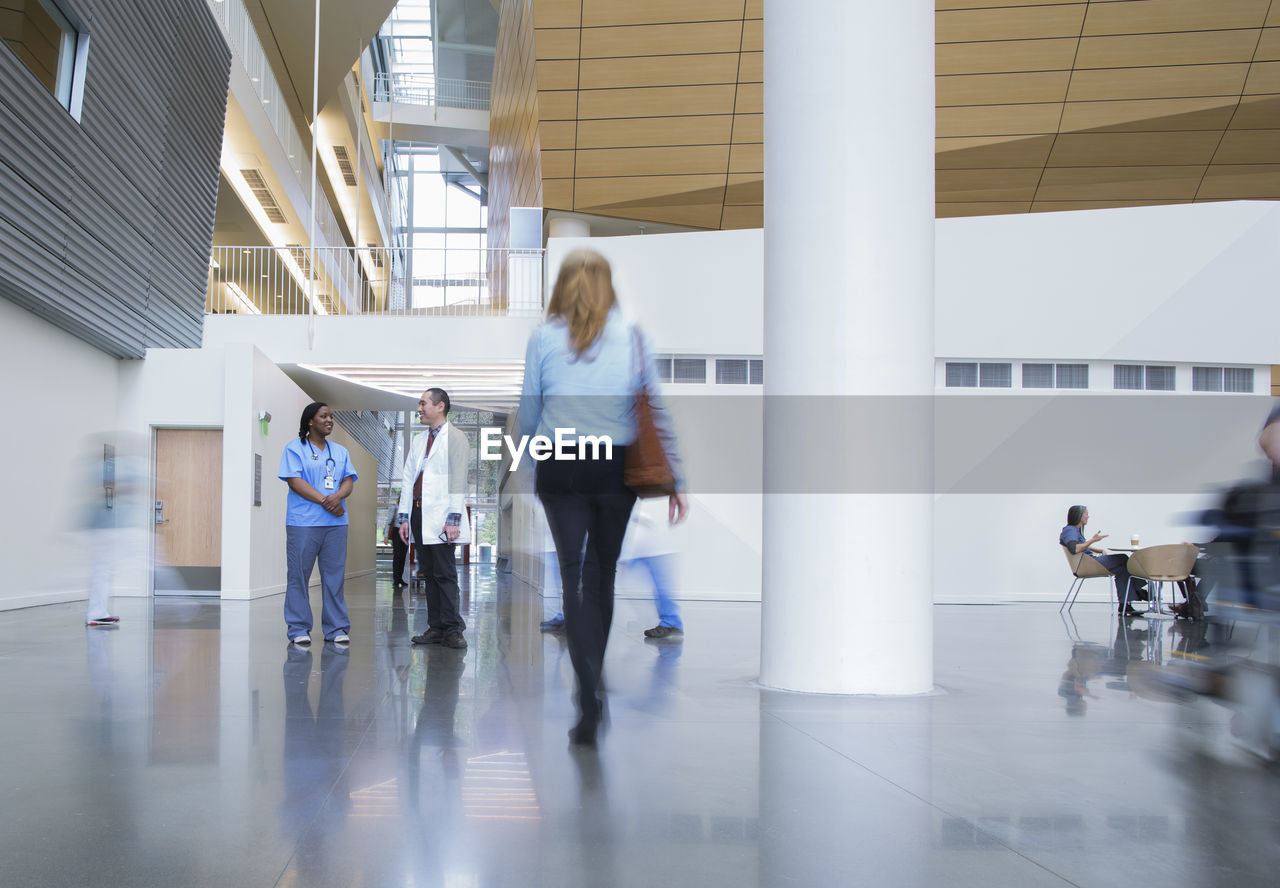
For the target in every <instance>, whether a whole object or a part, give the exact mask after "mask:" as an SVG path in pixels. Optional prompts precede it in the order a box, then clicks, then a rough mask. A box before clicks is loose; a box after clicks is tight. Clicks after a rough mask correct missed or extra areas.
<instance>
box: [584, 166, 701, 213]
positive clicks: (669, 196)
mask: <svg viewBox="0 0 1280 888" xmlns="http://www.w3.org/2000/svg"><path fill="white" fill-rule="evenodd" d="M713 192H714V193H718V195H719V196H718V200H723V192H724V174H723V173H721V174H719V175H706V176H626V177H620V178H614V179H583V180H581V181H579V182H578V183H577V187H576V189H575V194H574V197H575V199H576V200H577V203H578V207H579V208H581V209H584V210H585V209H587V208H589V207H609V206H612V207H615V208H616V207H618V206H620V205H622V204H628V205H637V206H639V205H644V204H648V205H652V206H674V205H679V204H682V203H687V202H688V201H689V199H690V196H691V195H696V196H698V197H700V198H702V199H703V202H710V201H709V200H707V199H706V196H707V195H710V194H712V193H713Z"/></svg>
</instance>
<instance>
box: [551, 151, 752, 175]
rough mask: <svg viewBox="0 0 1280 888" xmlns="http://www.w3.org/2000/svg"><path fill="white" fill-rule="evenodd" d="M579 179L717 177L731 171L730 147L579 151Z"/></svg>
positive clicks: (577, 173) (577, 170)
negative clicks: (690, 175) (665, 175)
mask: <svg viewBox="0 0 1280 888" xmlns="http://www.w3.org/2000/svg"><path fill="white" fill-rule="evenodd" d="M577 154H578V161H577V167H576V175H577V176H578V178H579V179H582V178H599V177H601V176H608V177H614V176H660V175H663V174H668V175H684V174H686V173H717V174H720V175H724V173H725V172H726V171H727V170H728V168H729V146H728V145H681V146H679V147H676V148H596V149H580V150H579V151H578V152H577Z"/></svg>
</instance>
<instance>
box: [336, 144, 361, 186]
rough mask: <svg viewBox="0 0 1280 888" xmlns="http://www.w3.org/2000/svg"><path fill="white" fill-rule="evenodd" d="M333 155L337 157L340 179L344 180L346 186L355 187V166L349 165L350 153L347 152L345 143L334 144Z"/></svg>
mask: <svg viewBox="0 0 1280 888" xmlns="http://www.w3.org/2000/svg"><path fill="white" fill-rule="evenodd" d="M333 156H334V157H336V158H338V169H340V170H342V181H344V182H346V183H347V185H348V187H350V188H355V187H356V168H355V167H353V166H352V165H351V155H350V154H348V153H347V146H346V145H334V146H333Z"/></svg>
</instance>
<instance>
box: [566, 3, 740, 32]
mask: <svg viewBox="0 0 1280 888" xmlns="http://www.w3.org/2000/svg"><path fill="white" fill-rule="evenodd" d="M742 8H743V7H742V0H698V2H697V3H690V2H688V0H582V24H583V26H584V27H588V28H598V27H607V26H610V25H646V24H665V23H669V22H706V21H717V20H732V21H738V20H739V19H741V18H742Z"/></svg>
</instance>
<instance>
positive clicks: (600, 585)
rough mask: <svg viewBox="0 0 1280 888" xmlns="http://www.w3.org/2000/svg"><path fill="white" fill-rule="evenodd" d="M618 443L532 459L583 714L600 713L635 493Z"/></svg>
mask: <svg viewBox="0 0 1280 888" xmlns="http://www.w3.org/2000/svg"><path fill="white" fill-rule="evenodd" d="M625 451H626V448H625V447H619V446H615V447H614V448H613V459H596V460H575V461H572V462H571V461H567V460H565V461H557V460H554V459H549V460H546V461H544V462H540V463H538V470H537V471H538V474H537V481H536V484H535V489H536V490H537V493H538V499H540V500H542V506H543V509H544V510H545V511H546V514H547V525H548V526H549V527H550V529H551V538H552V539H553V540H555V544H556V559H557V560H558V561H559V563H560V581H561V583H562V584H563V586H562V592H563V595H564V628H565V636H566V638H567V641H568V645H569V659H570V660H571V661H572V662H573V671H574V672H575V673H576V674H577V677H578V706H579V708H580V709H581V710H582V717H583V719H584V720H588V721H595V720H598V719H599V717H600V710H601V701H600V696H599V692H600V690H601V674H602V673H603V671H604V652H605V646H606V644H607V643H608V641H609V628H610V626H612V624H613V588H614V581H615V580H616V578H617V574H618V555H619V554H620V553H621V552H622V538H623V537H624V536H625V535H626V532H627V519H628V518H630V517H631V508H632V506H634V505H635V502H636V495H635V494H634V493H632V492H631V491H630V490H629V489H628V488H627V486H626V485H625V484H623V483H622V470H623V464H624V461H625V458H626V457H625Z"/></svg>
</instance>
